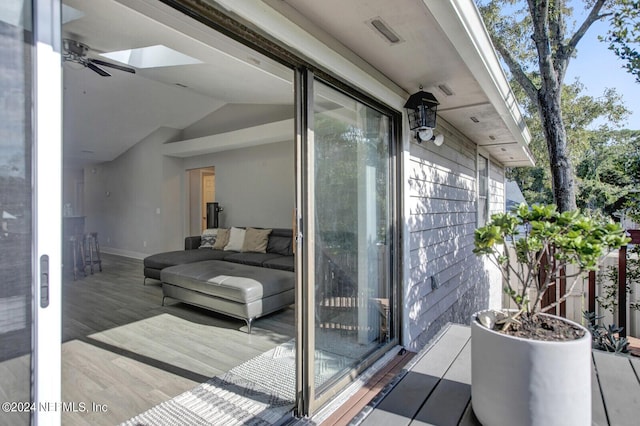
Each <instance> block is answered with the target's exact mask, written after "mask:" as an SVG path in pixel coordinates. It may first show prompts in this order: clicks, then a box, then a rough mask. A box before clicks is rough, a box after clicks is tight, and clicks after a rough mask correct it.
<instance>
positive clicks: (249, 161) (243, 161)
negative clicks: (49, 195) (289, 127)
mask: <svg viewBox="0 0 640 426" xmlns="http://www.w3.org/2000/svg"><path fill="white" fill-rule="evenodd" d="M178 133H179V132H178V131H177V130H175V129H168V128H165V129H160V130H158V131H157V132H154V133H153V134H152V135H150V136H149V137H147V138H145V139H144V140H142V141H141V142H139V143H138V144H136V145H135V146H134V147H132V148H131V149H130V150H128V151H127V152H125V153H124V154H123V155H121V156H120V157H118V158H116V159H115V160H113V161H110V162H107V163H101V164H97V165H94V166H88V167H87V168H86V169H85V173H84V181H85V214H86V230H87V231H96V232H98V234H99V239H100V245H101V248H102V250H103V251H105V252H111V253H115V254H121V255H124V256H130V257H134V258H143V257H145V256H147V255H149V254H153V253H158V252H162V251H167V250H179V249H181V248H183V247H184V237H185V236H187V235H189V228H188V222H189V220H188V217H187V215H188V199H189V197H188V190H189V185H188V173H187V170H189V169H193V168H200V167H208V166H215V168H216V201H218V202H220V204H221V206H222V207H223V208H224V211H223V212H222V215H221V223H220V225H221V226H257V227H280V228H290V227H291V223H292V211H293V206H294V195H295V193H294V183H295V179H294V164H295V163H294V150H293V142H280V143H275V144H269V145H261V146H257V147H252V148H243V149H238V150H233V151H225V152H220V153H216V154H210V155H203V156H197V157H192V158H186V159H182V158H173V157H167V156H164V155H162V154H161V153H160V152H161V146H162V144H163V143H164V142H166V141H170V140H175V139H176V137H178ZM292 133H293V131H292Z"/></svg>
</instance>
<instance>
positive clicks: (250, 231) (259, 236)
mask: <svg viewBox="0 0 640 426" xmlns="http://www.w3.org/2000/svg"><path fill="white" fill-rule="evenodd" d="M269 234H271V229H256V228H247V230H246V232H245V233H244V243H243V244H242V250H241V251H243V252H252V253H266V252H267V244H268V243H269Z"/></svg>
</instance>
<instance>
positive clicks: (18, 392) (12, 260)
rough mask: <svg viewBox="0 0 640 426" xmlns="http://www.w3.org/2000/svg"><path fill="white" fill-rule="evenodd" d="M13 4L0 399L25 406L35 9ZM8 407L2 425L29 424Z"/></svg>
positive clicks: (4, 154) (5, 13)
mask: <svg viewBox="0 0 640 426" xmlns="http://www.w3.org/2000/svg"><path fill="white" fill-rule="evenodd" d="M9 3H11V6H12V7H10V8H8V10H2V9H0V55H1V57H2V58H3V59H2V60H0V99H1V102H2V107H0V132H1V133H2V142H0V143H1V146H0V215H1V217H0V221H1V222H0V224H1V225H0V226H1V228H0V259H1V260H0V400H1V401H2V402H3V403H6V402H10V403H11V402H16V403H17V402H21V403H24V402H25V401H26V402H29V401H31V400H32V399H31V353H32V350H33V347H32V337H33V333H32V320H31V318H32V312H33V311H32V306H31V302H32V299H33V291H32V287H31V266H32V262H31V237H32V232H31V217H32V202H31V194H32V193H31V184H32V179H31V146H32V144H31V134H32V128H31V114H30V113H29V112H30V110H31V104H30V102H29V101H30V99H31V91H32V84H31V79H32V76H33V74H32V72H31V61H30V57H31V55H32V53H33V52H32V42H31V39H32V36H33V34H32V31H31V19H30V17H31V8H30V5H29V4H25V2H22V1H17V2H16V1H13V2H9ZM25 14H26V17H25ZM4 408H5V407H4V406H3V411H2V413H1V414H0V419H2V420H0V424H15V425H20V424H29V422H30V413H29V410H18V408H21V407H18V406H17V405H16V407H15V408H16V409H15V410H5V409H4ZM9 408H12V407H9ZM6 411H8V412H6Z"/></svg>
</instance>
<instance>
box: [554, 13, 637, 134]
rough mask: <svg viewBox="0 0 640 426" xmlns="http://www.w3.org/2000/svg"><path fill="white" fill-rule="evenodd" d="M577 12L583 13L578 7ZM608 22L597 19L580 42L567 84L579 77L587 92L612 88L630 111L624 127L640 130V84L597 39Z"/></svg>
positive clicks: (571, 62) (594, 95)
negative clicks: (620, 96)
mask: <svg viewBox="0 0 640 426" xmlns="http://www.w3.org/2000/svg"><path fill="white" fill-rule="evenodd" d="M575 12H576V16H577V13H579V12H580V13H581V12H582V8H581V7H576V9H575ZM608 28H609V23H608V21H605V22H596V23H594V24H593V25H592V26H591V28H589V30H588V31H587V33H586V34H585V36H584V37H583V38H582V40H580V42H579V43H578V54H577V56H576V57H575V58H573V59H572V60H571V61H570V62H569V68H568V69H567V75H566V77H565V83H567V84H570V83H572V82H573V81H574V80H575V78H576V77H578V78H579V79H580V82H581V83H582V84H584V86H585V91H586V93H587V94H588V95H590V96H593V97H599V96H602V94H603V93H604V91H605V89H607V88H613V89H616V91H617V92H618V93H619V94H620V95H622V101H623V103H624V104H625V106H626V107H627V109H629V110H630V112H631V114H630V115H629V117H628V118H627V122H626V123H623V124H625V125H624V126H623V128H627V129H631V130H640V83H638V82H636V80H635V77H634V76H633V75H631V74H630V73H628V72H627V71H626V70H624V69H623V68H622V67H623V65H624V63H625V62H624V61H622V60H620V59H618V57H617V56H616V55H615V54H614V53H613V52H612V51H610V50H609V49H608V48H607V46H608V45H607V43H603V42H601V41H599V40H598V35H604V34H606V32H607V30H608Z"/></svg>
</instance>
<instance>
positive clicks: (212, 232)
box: [198, 228, 218, 249]
mask: <svg viewBox="0 0 640 426" xmlns="http://www.w3.org/2000/svg"><path fill="white" fill-rule="evenodd" d="M217 235H218V229H217V228H214V229H205V230H204V231H202V236H201V237H200V247H198V248H201V249H205V248H206V249H212V248H213V245H214V244H215V242H216V236H217Z"/></svg>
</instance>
